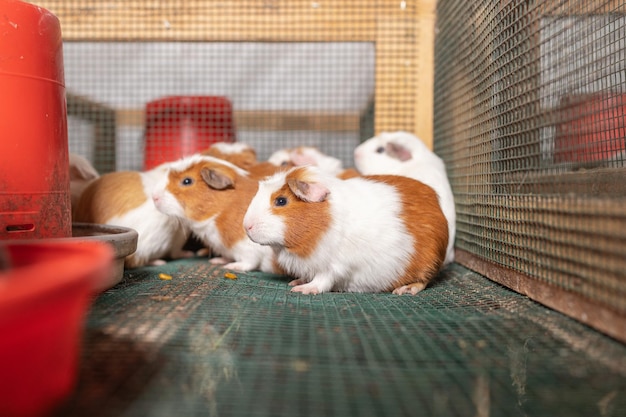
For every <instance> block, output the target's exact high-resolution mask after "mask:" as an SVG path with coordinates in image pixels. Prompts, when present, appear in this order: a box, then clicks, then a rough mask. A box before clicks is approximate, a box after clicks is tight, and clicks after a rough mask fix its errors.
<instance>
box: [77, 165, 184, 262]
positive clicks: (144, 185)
mask: <svg viewBox="0 0 626 417" xmlns="http://www.w3.org/2000/svg"><path fill="white" fill-rule="evenodd" d="M166 175H167V164H163V165H160V166H158V167H156V168H154V169H152V170H150V171H146V172H137V171H118V172H111V173H108V174H104V175H102V176H100V177H99V178H98V179H96V180H94V181H93V182H91V183H90V184H89V186H87V188H85V190H84V191H83V193H82V195H81V196H80V200H79V202H78V205H77V207H76V211H75V221H78V222H87V223H96V224H109V225H115V226H123V227H130V228H132V229H135V230H136V231H137V234H138V235H139V237H138V239H137V250H136V251H135V253H133V254H132V255H129V256H127V257H126V259H125V261H124V264H125V266H126V267H127V268H135V267H140V266H144V265H148V264H154V265H159V264H163V263H164V262H165V261H164V260H163V259H162V258H164V257H171V258H182V257H189V256H192V255H193V254H192V253H191V252H187V251H183V250H182V248H183V246H184V244H185V242H186V240H187V237H188V235H189V229H188V228H187V227H186V226H185V225H184V224H182V222H181V221H180V220H179V219H177V218H175V217H170V216H166V215H165V214H163V213H161V212H160V211H158V210H157V209H156V207H155V206H154V203H153V202H152V198H151V196H152V192H153V189H154V187H155V185H156V183H158V182H160V181H162V179H163V178H164V177H165V176H166Z"/></svg>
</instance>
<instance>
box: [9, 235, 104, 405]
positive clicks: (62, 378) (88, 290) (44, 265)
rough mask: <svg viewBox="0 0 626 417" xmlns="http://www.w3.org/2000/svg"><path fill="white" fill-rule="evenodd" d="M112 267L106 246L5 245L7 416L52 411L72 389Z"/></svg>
mask: <svg viewBox="0 0 626 417" xmlns="http://www.w3.org/2000/svg"><path fill="white" fill-rule="evenodd" d="M112 268H113V250H112V248H111V247H110V246H109V245H107V244H106V243H100V242H93V241H92V242H85V241H72V242H70V241H67V240H65V239H41V240H33V241H30V242H18V241H11V242H6V243H0V335H1V336H0V370H1V371H0V372H1V374H2V378H0V416H3V417H31V416H32V417H35V416H42V415H46V414H47V413H48V412H49V411H50V410H51V409H52V408H54V407H55V406H57V405H58V404H59V403H60V402H61V401H62V400H63V399H65V398H66V397H67V396H68V395H69V394H71V392H72V389H73V388H74V386H75V384H76V380H77V377H78V364H79V359H80V350H81V344H82V335H83V329H84V321H85V316H86V313H87V311H88V309H89V306H90V304H91V302H92V301H93V299H94V288H97V287H101V286H102V285H103V283H105V282H106V281H107V280H109V279H110V275H111V273H112V271H113V269H112Z"/></svg>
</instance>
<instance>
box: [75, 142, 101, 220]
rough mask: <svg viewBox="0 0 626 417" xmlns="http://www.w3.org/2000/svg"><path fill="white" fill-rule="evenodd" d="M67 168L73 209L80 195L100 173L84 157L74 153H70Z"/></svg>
mask: <svg viewBox="0 0 626 417" xmlns="http://www.w3.org/2000/svg"><path fill="white" fill-rule="evenodd" d="M69 169H70V196H71V204H72V206H71V207H72V211H74V209H75V208H76V205H77V204H78V200H79V199H80V195H81V194H82V193H83V191H84V190H85V188H87V186H88V185H89V184H91V182H92V181H94V180H95V179H97V178H98V177H99V176H100V174H99V173H98V171H96V169H95V168H94V167H93V165H91V163H90V162H89V161H88V160H87V159H86V158H84V157H82V156H80V155H78V154H75V153H70V159H69Z"/></svg>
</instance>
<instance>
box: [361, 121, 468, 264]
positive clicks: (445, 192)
mask: <svg viewBox="0 0 626 417" xmlns="http://www.w3.org/2000/svg"><path fill="white" fill-rule="evenodd" d="M392 141H393V142H394V143H397V144H400V145H402V146H404V147H405V148H407V149H409V150H411V155H412V158H411V159H409V160H407V161H404V162H402V161H399V160H398V159H396V158H393V157H390V156H389V155H387V154H386V152H384V151H383V152H378V150H379V149H380V148H382V149H384V148H385V147H386V145H387V143H389V142H392ZM354 164H355V167H356V169H357V170H358V171H359V172H360V173H361V174H363V175H380V174H390V175H402V176H405V177H409V178H413V179H416V180H418V181H421V182H422V183H424V184H426V185H428V186H429V187H431V188H432V189H433V190H435V192H436V193H437V196H438V197H439V205H440V206H441V211H442V212H443V214H444V216H445V217H446V220H447V221H448V236H449V239H448V246H447V253H446V259H445V261H444V264H448V263H450V262H452V261H454V237H455V233H456V207H455V204H454V194H453V193H452V188H451V186H450V182H449V180H448V175H447V172H446V167H445V164H444V162H443V160H442V159H441V158H439V156H437V155H436V154H435V153H434V152H432V151H431V150H430V149H428V147H427V146H426V145H425V144H424V142H422V141H421V140H420V139H419V138H418V137H417V136H415V135H413V134H412V133H409V132H403V131H399V132H383V133H381V134H379V135H378V136H374V137H373V138H370V139H368V140H366V141H365V142H363V143H362V144H360V145H359V146H357V148H356V149H355V150H354Z"/></svg>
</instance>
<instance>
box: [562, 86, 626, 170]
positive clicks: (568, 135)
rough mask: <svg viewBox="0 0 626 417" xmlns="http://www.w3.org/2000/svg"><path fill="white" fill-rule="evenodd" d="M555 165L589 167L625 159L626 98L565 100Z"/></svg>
mask: <svg viewBox="0 0 626 417" xmlns="http://www.w3.org/2000/svg"><path fill="white" fill-rule="evenodd" d="M559 119H560V121H561V122H560V123H559V124H558V125H557V126H556V137H555V141H554V161H555V162H576V163H588V162H596V161H607V160H611V159H616V158H619V159H621V158H624V157H625V155H624V152H626V94H611V93H605V94H600V93H598V94H581V95H571V96H566V97H564V98H563V99H562V100H561V105H560V107H559Z"/></svg>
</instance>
